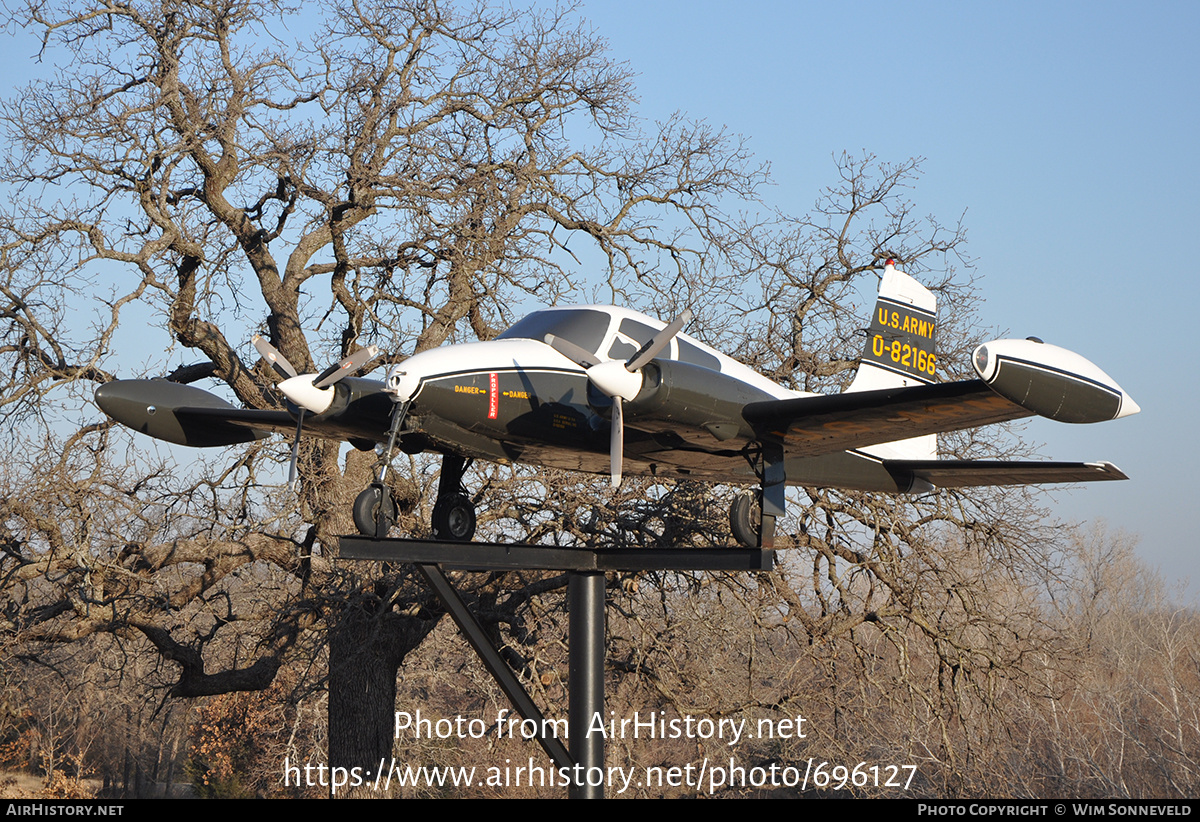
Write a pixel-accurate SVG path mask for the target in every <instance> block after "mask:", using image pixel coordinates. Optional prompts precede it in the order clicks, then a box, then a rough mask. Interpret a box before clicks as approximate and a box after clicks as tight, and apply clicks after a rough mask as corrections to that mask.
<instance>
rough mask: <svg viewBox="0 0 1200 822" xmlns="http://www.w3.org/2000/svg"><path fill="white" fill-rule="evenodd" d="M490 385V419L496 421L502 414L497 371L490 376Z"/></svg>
mask: <svg viewBox="0 0 1200 822" xmlns="http://www.w3.org/2000/svg"><path fill="white" fill-rule="evenodd" d="M488 383H489V388H490V389H491V390H489V391H488V419H489V420H494V419H496V415H497V414H498V413H499V412H500V379H499V378H498V377H497V376H496V372H495V371H493V372H492V373H490V374H488Z"/></svg>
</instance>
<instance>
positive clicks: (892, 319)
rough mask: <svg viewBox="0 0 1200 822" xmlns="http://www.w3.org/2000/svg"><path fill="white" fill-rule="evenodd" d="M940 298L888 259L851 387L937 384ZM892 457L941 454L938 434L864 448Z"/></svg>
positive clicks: (849, 388) (870, 387) (871, 388)
mask: <svg viewBox="0 0 1200 822" xmlns="http://www.w3.org/2000/svg"><path fill="white" fill-rule="evenodd" d="M936 339H937V297H935V296H934V294H933V292H932V291H930V290H929V289H928V288H926V287H925V286H923V285H921V284H920V283H919V282H917V281H916V280H914V279H913V278H912V277H910V276H908V275H907V274H905V273H904V272H903V271H898V270H897V269H896V266H895V263H894V261H893V260H888V261H887V266H886V267H885V268H884V270H883V278H882V280H880V282H879V299H878V300H877V301H876V303H875V312H874V313H873V314H872V315H871V327H870V329H869V330H868V331H867V344H866V346H865V347H864V348H863V355H862V362H861V363H859V366H858V373H857V374H855V375H854V381H853V382H851V383H850V386H849V387H848V388H847V389H846V391H848V392H849V391H873V390H876V389H880V388H903V387H905V386H909V385H921V384H924V383H931V382H933V381H934V378H935V376H936V374H937V355H936V354H935V353H934V343H935V341H936ZM863 450H864V451H868V452H869V453H871V454H875V455H877V456H880V457H885V458H887V459H921V460H929V459H937V436H936V435H935V434H929V435H927V436H923V437H914V438H912V439H907V440H902V441H899V442H890V443H886V444H884V445H878V446H874V447H871V448H866V449H863Z"/></svg>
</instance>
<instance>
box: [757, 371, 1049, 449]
mask: <svg viewBox="0 0 1200 822" xmlns="http://www.w3.org/2000/svg"><path fill="white" fill-rule="evenodd" d="M1033 415H1034V412H1033V411H1030V410H1029V409H1027V408H1024V407H1022V406H1020V405H1018V404H1016V403H1015V402H1012V401H1011V400H1008V399H1005V398H1004V397H1002V396H1000V395H999V394H997V393H996V392H995V391H993V390H992V389H991V388H989V387H988V385H987V383H985V382H984V381H983V380H966V381H963V382H951V383H937V384H931V385H917V386H911V387H908V388H885V389H880V390H876V391H857V392H852V393H845V394H831V395H825V396H817V397H800V398H798V399H792V400H769V401H766V402H753V403H750V404H748V405H747V406H746V407H745V408H743V409H742V416H743V417H744V418H745V419H746V421H747V422H748V423H750V424H751V425H752V426H753V427H754V429H755V431H756V432H757V433H758V436H759V438H760V439H764V440H770V441H774V442H778V443H781V444H782V445H783V447H784V450H785V452H786V453H787V455H788V456H789V457H819V456H822V455H825V454H832V453H835V452H838V451H848V450H853V449H856V448H863V447H866V446H870V445H878V444H879V443H884V442H894V441H896V440H904V439H908V438H910V437H918V436H923V435H925V434H940V433H942V432H945V431H958V430H961V429H964V428H976V427H978V426H981V425H991V424H993V423H998V422H1007V421H1008V420H1015V419H1021V418H1023V417H1031V416H1033Z"/></svg>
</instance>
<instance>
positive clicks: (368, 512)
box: [354, 483, 396, 539]
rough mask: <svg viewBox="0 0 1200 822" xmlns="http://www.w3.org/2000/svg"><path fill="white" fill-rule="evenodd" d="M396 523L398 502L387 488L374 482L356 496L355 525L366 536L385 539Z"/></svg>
mask: <svg viewBox="0 0 1200 822" xmlns="http://www.w3.org/2000/svg"><path fill="white" fill-rule="evenodd" d="M395 523H396V503H395V501H394V500H392V495H391V494H390V493H388V491H387V489H386V488H384V487H383V486H382V485H379V484H378V483H372V484H371V485H369V486H368V487H367V489H366V490H365V491H363V492H362V493H361V494H359V495H358V496H357V497H355V498H354V525H355V527H356V528H358V532H359V533H360V534H362V535H363V536H364V537H371V538H373V539H383V538H384V537H386V536H387V535H388V531H390V530H392V526H393V525H395Z"/></svg>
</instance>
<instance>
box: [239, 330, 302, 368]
mask: <svg viewBox="0 0 1200 822" xmlns="http://www.w3.org/2000/svg"><path fill="white" fill-rule="evenodd" d="M250 341H251V342H252V343H254V347H255V349H257V350H258V353H259V354H260V355H262V358H263V359H264V360H266V361H267V362H269V363H270V364H271V367H272V368H274V369H275V373H276V374H278V375H279V376H281V377H294V376H296V374H297V373H299V372H297V371H296V369H295V368H293V367H292V364H291V363H290V362H288V360H287V357H285V356H283V354H281V353H279V349H277V348H276V347H275V346H273V345H271V344H270V343H269V342H267V341H266V340H264V339H263V338H262V337H260V336H258V335H257V334H255V335H254V336H253V337H251V338H250Z"/></svg>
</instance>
